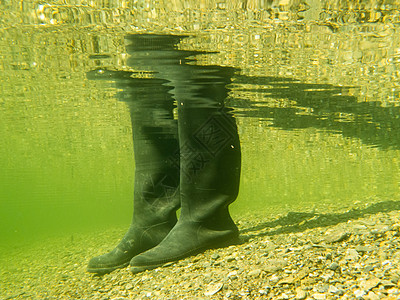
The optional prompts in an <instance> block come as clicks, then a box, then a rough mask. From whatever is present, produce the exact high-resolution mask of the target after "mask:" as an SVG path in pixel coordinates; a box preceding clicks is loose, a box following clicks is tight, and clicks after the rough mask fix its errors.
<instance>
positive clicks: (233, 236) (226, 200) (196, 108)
mask: <svg viewBox="0 0 400 300" xmlns="http://www.w3.org/2000/svg"><path fill="white" fill-rule="evenodd" d="M166 38H168V37H166ZM156 52H157V50H154V51H153V53H152V54H153V56H154V57H157V55H154V53H156ZM171 53H173V54H174V55H170V56H169V57H170V63H169V64H170V65H169V67H168V68H162V67H160V68H158V69H156V71H157V73H156V75H157V77H159V78H163V79H166V80H168V81H170V82H172V83H173V85H174V90H172V93H173V95H174V98H175V99H176V100H177V102H178V118H179V121H178V124H179V141H180V200H181V215H180V218H179V220H178V222H177V224H176V225H175V226H174V228H173V229H172V230H171V231H170V232H169V234H168V235H167V236H166V238H165V239H164V240H163V241H162V242H161V243H160V244H158V245H157V246H156V247H154V248H152V249H150V250H148V251H146V252H143V253H141V254H139V255H137V256H135V257H133V259H132V260H131V262H130V266H131V271H132V272H133V273H138V272H141V271H144V270H149V269H153V268H156V267H159V266H162V265H163V264H165V263H168V262H173V261H176V260H179V259H182V258H185V257H187V256H190V255H193V254H197V253H199V252H202V251H204V250H206V249H210V248H215V247H221V246H226V245H229V244H232V243H234V242H236V241H237V238H238V229H237V227H236V225H235V224H234V222H233V221H232V218H231V216H230V214H229V211H228V205H229V204H231V203H232V202H233V201H234V200H235V199H236V197H237V194H238V189H239V178H240V160H241V158H240V143H239V138H238V133H237V128H236V123H235V120H234V118H233V116H232V114H231V113H230V111H229V109H227V108H224V100H225V98H226V97H227V93H228V90H227V88H226V85H227V84H229V83H230V78H231V76H232V73H233V70H232V69H231V68H223V67H218V66H196V65H193V64H186V60H185V58H186V54H185V53H186V52H183V51H182V53H181V51H178V50H175V52H173V51H172V52H171ZM171 57H174V58H178V59H176V60H175V61H174V60H173V59H171ZM192 60H193V59H192ZM159 65H162V63H159Z"/></svg>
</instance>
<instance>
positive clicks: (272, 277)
mask: <svg viewBox="0 0 400 300" xmlns="http://www.w3.org/2000/svg"><path fill="white" fill-rule="evenodd" d="M280 279H281V278H280V277H279V276H278V275H276V274H273V275H272V276H271V278H270V279H269V281H270V282H271V283H277V282H278V281H279V280H280Z"/></svg>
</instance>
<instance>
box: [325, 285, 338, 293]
mask: <svg viewBox="0 0 400 300" xmlns="http://www.w3.org/2000/svg"><path fill="white" fill-rule="evenodd" d="M328 293H331V294H334V295H340V289H338V288H337V287H336V286H334V285H330V286H329V288H328Z"/></svg>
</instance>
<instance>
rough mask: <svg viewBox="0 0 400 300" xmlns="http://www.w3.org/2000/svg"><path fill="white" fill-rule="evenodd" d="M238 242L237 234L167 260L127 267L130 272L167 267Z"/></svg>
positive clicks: (135, 272)
mask: <svg viewBox="0 0 400 300" xmlns="http://www.w3.org/2000/svg"><path fill="white" fill-rule="evenodd" d="M240 242H241V241H240V238H239V237H238V236H237V237H234V238H232V239H229V240H226V241H223V242H220V243H212V244H209V245H207V246H204V247H201V248H197V249H193V250H190V251H188V252H186V253H184V254H182V255H180V256H178V257H173V258H171V259H168V260H166V261H163V262H160V263H156V264H152V265H145V266H131V267H130V268H129V270H130V271H131V273H133V274H137V273H141V272H144V271H146V270H153V269H156V268H159V267H169V266H171V265H173V264H174V263H176V262H177V261H179V260H181V259H184V258H187V257H190V256H194V255H197V254H200V253H203V252H204V251H206V250H211V249H217V248H224V247H228V246H232V245H237V244H240Z"/></svg>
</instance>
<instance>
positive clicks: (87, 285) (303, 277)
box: [0, 201, 400, 300]
mask: <svg viewBox="0 0 400 300" xmlns="http://www.w3.org/2000/svg"><path fill="white" fill-rule="evenodd" d="M399 210H400V202H398V201H386V202H380V203H375V204H369V205H366V204H365V205H361V204H360V205H358V207H353V208H351V209H344V208H341V209H339V208H336V209H334V208H332V209H327V210H326V211H323V212H295V211H292V212H289V213H287V214H284V215H281V216H275V217H271V216H269V217H265V216H257V215H246V216H242V217H241V218H240V219H239V220H237V222H238V226H239V228H240V230H241V237H242V240H243V243H242V244H240V245H234V246H230V247H227V248H223V249H214V250H208V251H206V252H205V253H202V254H199V255H197V256H192V257H189V258H186V259H184V260H181V261H179V262H176V263H175V264H172V265H169V266H166V267H163V268H158V269H155V270H152V271H146V272H143V273H140V274H136V275H132V274H131V273H130V272H129V270H128V269H121V270H117V271H114V272H113V273H111V274H107V275H104V276H102V277H98V276H93V275H91V274H89V273H87V272H86V271H85V269H86V264H87V262H88V260H89V259H90V258H91V257H93V256H96V255H99V254H102V253H105V252H108V251H109V250H111V249H112V248H113V246H114V245H115V244H116V243H117V242H118V240H119V238H120V237H122V236H123V234H124V229H121V228H117V229H110V230H108V231H106V232H102V233H101V234H99V233H91V234H88V233H85V234H83V233H80V234H76V235H74V236H73V237H71V236H68V237H59V238H57V239H56V238H54V239H49V240H46V241H43V242H41V243H40V244H34V245H27V246H19V247H17V246H14V247H11V246H10V247H9V248H8V249H3V250H2V252H1V253H0V265H1V270H0V282H1V285H0V299H115V300H117V299H119V300H122V299H210V298H211V299H400V282H399V279H400V266H399V259H400V212H399Z"/></svg>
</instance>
